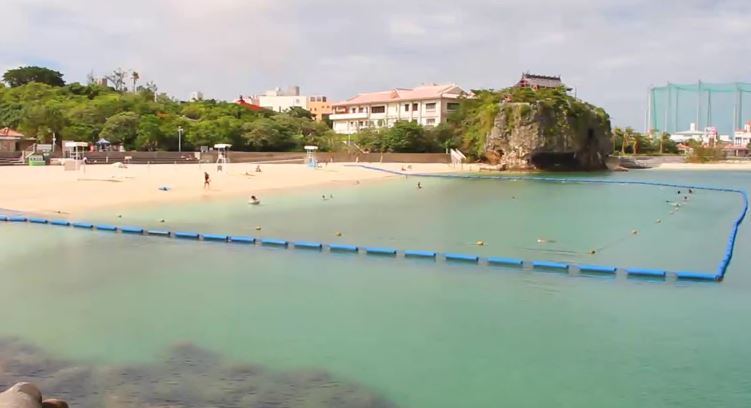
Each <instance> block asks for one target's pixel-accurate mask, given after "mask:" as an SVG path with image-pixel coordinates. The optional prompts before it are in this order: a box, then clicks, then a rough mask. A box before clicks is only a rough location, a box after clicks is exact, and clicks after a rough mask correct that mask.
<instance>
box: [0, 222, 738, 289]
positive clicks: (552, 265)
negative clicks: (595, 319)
mask: <svg viewBox="0 0 751 408" xmlns="http://www.w3.org/2000/svg"><path fill="white" fill-rule="evenodd" d="M0 221H6V222H14V223H17V222H18V223H20V222H24V223H29V224H39V225H50V226H64V227H72V228H76V229H85V230H89V231H106V232H115V233H118V232H119V233H121V234H124V235H138V236H143V237H148V236H152V237H163V238H174V239H178V240H189V241H201V242H223V243H228V244H229V243H234V244H244V245H254V246H255V245H260V246H268V247H274V248H280V249H288V248H292V249H300V250H314V251H317V252H326V251H327V252H329V253H332V254H333V253H344V254H350V256H352V255H359V254H363V255H366V256H374V257H377V256H381V257H388V258H402V259H423V260H425V259H428V260H431V261H433V262H435V261H437V260H442V261H445V262H447V263H465V264H473V265H487V266H490V267H493V266H500V267H505V268H510V269H514V268H515V269H532V270H540V271H548V272H559V273H563V274H577V275H580V276H593V275H598V276H611V277H615V276H616V275H617V274H618V271H619V270H620V271H623V272H622V273H625V276H626V277H627V278H634V279H637V278H639V279H648V280H658V281H665V280H666V278H667V276H668V272H666V271H664V270H656V269H641V268H628V269H621V268H616V267H615V266H606V265H584V264H582V265H577V264H570V263H565V262H555V261H543V260H533V261H525V260H522V259H517V258H503V257H480V256H477V255H471V254H459V253H439V252H435V251H424V250H399V249H396V248H384V247H361V246H357V245H348V244H337V243H330V244H324V243H320V242H312V241H287V240H283V239H275V238H258V239H257V238H255V237H250V236H243V235H223V234H201V233H198V232H191V231H168V230H154V229H146V228H141V227H134V226H115V225H110V224H91V223H87V222H79V221H76V222H70V221H67V220H46V219H42V218H27V217H23V216H6V215H2V214H0ZM728 262H729V260H728ZM672 276H674V277H675V279H677V280H687V281H715V282H716V281H720V280H721V279H720V278H718V276H717V275H716V274H710V273H700V272H675V273H674V274H672Z"/></svg>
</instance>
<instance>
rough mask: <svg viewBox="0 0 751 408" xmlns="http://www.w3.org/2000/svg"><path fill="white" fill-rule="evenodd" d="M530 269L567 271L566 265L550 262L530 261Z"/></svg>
mask: <svg viewBox="0 0 751 408" xmlns="http://www.w3.org/2000/svg"><path fill="white" fill-rule="evenodd" d="M532 267H533V268H535V269H553V270H559V271H568V264H565V263H560V262H552V261H532Z"/></svg>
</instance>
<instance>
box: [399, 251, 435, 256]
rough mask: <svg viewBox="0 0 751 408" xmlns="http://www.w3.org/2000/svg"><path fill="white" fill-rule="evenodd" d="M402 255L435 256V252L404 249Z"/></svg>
mask: <svg viewBox="0 0 751 408" xmlns="http://www.w3.org/2000/svg"><path fill="white" fill-rule="evenodd" d="M404 256H406V257H408V258H435V257H436V253H435V252H433V251H415V250H407V251H404Z"/></svg>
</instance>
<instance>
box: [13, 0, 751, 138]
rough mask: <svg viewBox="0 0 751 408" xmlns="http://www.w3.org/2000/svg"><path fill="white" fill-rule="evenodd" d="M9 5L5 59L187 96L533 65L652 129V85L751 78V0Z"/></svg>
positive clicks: (336, 88) (400, 81) (375, 84)
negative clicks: (134, 76) (128, 74)
mask: <svg viewBox="0 0 751 408" xmlns="http://www.w3.org/2000/svg"><path fill="white" fill-rule="evenodd" d="M0 14H1V15H2V20H3V35H2V36H0V72H4V71H5V70H6V69H9V68H13V67H17V66H21V65H42V66H47V67H50V68H54V69H57V70H59V71H61V72H63V73H64V74H65V79H66V81H68V82H74V81H80V82H84V81H85V80H86V76H87V74H88V73H89V72H92V71H93V72H94V73H95V75H97V76H100V75H102V74H104V73H107V72H109V71H112V70H113V69H116V68H123V69H133V70H136V71H138V72H139V73H140V75H141V78H142V80H143V81H149V80H150V81H154V82H155V83H156V84H157V85H158V87H159V90H160V91H161V92H167V93H168V94H170V95H172V96H175V97H177V98H179V99H187V98H188V97H189V95H190V93H191V92H192V91H201V92H203V94H204V96H205V97H207V98H215V99H235V98H237V97H238V96H239V95H241V94H242V95H252V94H257V93H261V92H263V91H264V90H266V89H272V88H274V87H277V86H280V87H282V88H285V87H287V86H289V85H299V86H301V88H302V93H303V94H305V95H313V94H316V95H327V96H329V98H331V99H333V100H342V99H346V98H348V97H350V96H353V95H355V94H357V93H358V92H368V91H378V90H385V89H391V88H396V87H412V86H416V85H419V84H422V83H431V82H435V83H448V82H451V83H456V84H458V85H459V86H461V87H462V88H464V89H479V88H494V89H500V88H504V87H507V86H510V85H512V84H514V83H515V82H516V81H517V80H518V79H519V77H520V76H521V73H522V72H532V73H540V74H547V75H561V76H562V77H563V80H564V82H565V83H566V84H567V85H569V86H571V87H574V88H576V93H577V96H579V97H580V98H582V99H584V100H587V101H589V102H592V103H594V104H596V105H599V106H602V107H604V108H605V109H606V110H607V111H608V112H609V113H610V114H611V117H612V120H613V122H614V125H618V126H633V127H635V128H637V129H643V128H644V124H645V112H646V109H647V91H648V89H649V87H650V86H654V85H663V84H665V83H667V82H668V81H669V82H673V83H683V82H692V83H693V82H696V81H697V80H699V79H701V80H703V81H705V82H735V81H743V82H751V1H749V0H715V1H707V0H496V1H492V0H430V1H422V0H399V1H397V0H379V1H367V0H365V1H363V0H349V1H345V0H336V1H334V0H211V1H206V0H129V1H127V2H113V1H107V0H2V5H1V6H0ZM749 119H751V118H749Z"/></svg>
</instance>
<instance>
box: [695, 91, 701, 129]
mask: <svg viewBox="0 0 751 408" xmlns="http://www.w3.org/2000/svg"><path fill="white" fill-rule="evenodd" d="M697 89H698V93H697V95H696V127H697V129H701V79H700V80H699V82H698V84H697Z"/></svg>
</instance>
